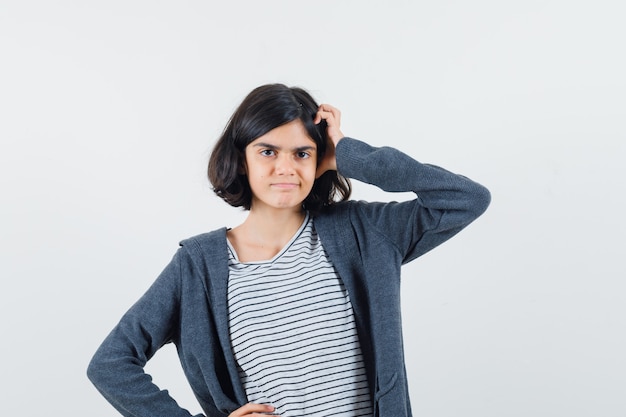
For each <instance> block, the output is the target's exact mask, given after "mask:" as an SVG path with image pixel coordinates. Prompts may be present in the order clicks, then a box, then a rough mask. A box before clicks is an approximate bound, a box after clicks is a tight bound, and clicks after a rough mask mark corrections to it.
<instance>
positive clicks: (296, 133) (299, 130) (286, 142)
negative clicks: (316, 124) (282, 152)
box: [248, 119, 317, 148]
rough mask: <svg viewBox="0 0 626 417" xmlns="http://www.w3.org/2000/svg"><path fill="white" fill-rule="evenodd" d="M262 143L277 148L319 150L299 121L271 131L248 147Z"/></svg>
mask: <svg viewBox="0 0 626 417" xmlns="http://www.w3.org/2000/svg"><path fill="white" fill-rule="evenodd" d="M260 143H266V144H271V145H274V146H277V147H303V146H313V147H314V148H317V145H316V143H315V141H314V140H313V139H312V138H311V137H310V136H309V133H308V132H307V131H306V128H305V127H304V124H303V123H302V121H301V120H299V119H298V120H294V121H291V122H289V123H285V124H284V125H281V126H278V127H276V128H274V129H272V130H270V131H269V132H267V133H266V134H264V135H262V136H259V137H258V138H256V139H255V140H253V141H252V142H250V143H249V144H248V146H250V145H252V146H254V145H255V144H260Z"/></svg>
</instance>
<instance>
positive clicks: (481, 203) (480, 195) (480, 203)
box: [472, 184, 491, 217]
mask: <svg viewBox="0 0 626 417" xmlns="http://www.w3.org/2000/svg"><path fill="white" fill-rule="evenodd" d="M472 202H473V210H472V211H473V213H474V215H475V217H479V216H480V215H481V214H483V213H484V212H485V211H487V208H488V207H489V204H491V193H490V192H489V190H488V189H487V188H486V187H483V186H482V185H480V184H477V187H476V190H475V191H474V192H473V193H472Z"/></svg>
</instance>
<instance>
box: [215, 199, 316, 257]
mask: <svg viewBox="0 0 626 417" xmlns="http://www.w3.org/2000/svg"><path fill="white" fill-rule="evenodd" d="M304 217H305V213H304V211H303V210H295V211H294V210H290V211H287V210H285V211H284V212H283V211H282V210H270V211H269V212H265V211H264V210H260V209H256V210H254V209H251V210H250V213H249V214H248V217H247V218H246V220H245V221H244V222H243V223H242V224H240V225H239V226H237V227H235V228H234V229H231V230H229V232H228V239H229V241H230V243H231V244H232V245H233V247H234V248H235V251H236V252H237V255H238V257H239V260H240V261H241V262H251V261H260V260H266V259H271V258H272V257H273V256H275V255H276V254H277V253H278V252H279V251H280V250H281V249H282V248H283V247H284V246H285V245H286V244H287V242H289V240H290V239H291V238H292V237H293V235H294V234H295V233H296V231H297V230H298V228H299V227H300V226H301V225H302V222H303V220H304Z"/></svg>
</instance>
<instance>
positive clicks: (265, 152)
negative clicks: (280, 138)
mask: <svg viewBox="0 0 626 417" xmlns="http://www.w3.org/2000/svg"><path fill="white" fill-rule="evenodd" d="M261 155H263V156H274V150H273V149H263V150H262V151H261Z"/></svg>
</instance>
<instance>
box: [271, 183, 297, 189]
mask: <svg viewBox="0 0 626 417" xmlns="http://www.w3.org/2000/svg"><path fill="white" fill-rule="evenodd" d="M272 187H275V188H281V189H285V190H291V189H293V188H297V187H298V184H294V183H290V182H278V183H275V184H272Z"/></svg>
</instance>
